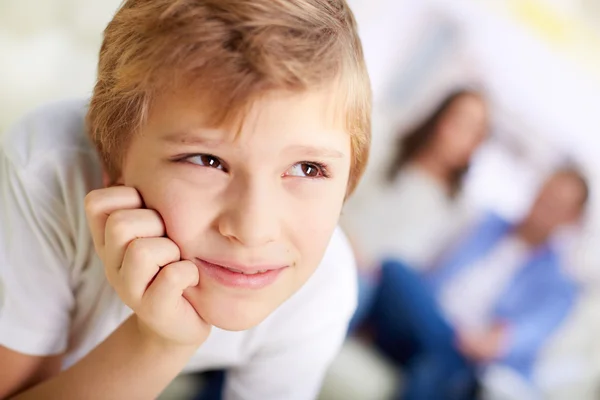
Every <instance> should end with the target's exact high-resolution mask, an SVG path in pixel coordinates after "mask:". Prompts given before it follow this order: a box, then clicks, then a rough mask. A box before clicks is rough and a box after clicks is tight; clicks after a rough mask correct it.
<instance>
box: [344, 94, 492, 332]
mask: <svg viewBox="0 0 600 400" xmlns="http://www.w3.org/2000/svg"><path fill="white" fill-rule="evenodd" d="M488 114H489V112H488V106H487V104H486V101H485V99H484V97H483V95H482V94H480V93H478V92H476V91H473V90H466V89H461V90H456V91H454V92H453V93H451V94H450V95H448V96H447V97H446V98H445V99H444V100H443V101H442V102H441V103H440V104H439V105H438V107H437V109H436V110H434V112H433V113H432V114H431V115H430V116H429V117H428V118H426V119H425V120H424V121H422V122H421V123H420V124H419V125H418V126H416V127H415V128H414V129H413V130H412V131H411V132H410V133H408V134H407V135H401V136H400V138H399V140H398V144H397V148H396V149H395V153H394V155H393V158H392V163H391V165H390V166H389V168H388V171H387V176H386V177H385V181H386V187H385V188H384V189H383V190H382V192H381V193H380V194H379V195H378V196H376V197H375V199H374V201H373V203H372V204H369V205H368V208H361V209H360V210H350V211H349V212H347V213H346V215H347V217H348V218H347V219H346V222H348V224H347V225H346V227H347V228H348V230H349V236H350V237H351V238H352V239H353V245H354V248H355V251H356V254H357V259H358V262H359V267H362V269H363V270H362V271H361V276H360V282H359V287H360V293H359V305H358V309H357V311H356V315H355V317H354V320H353V322H352V323H351V330H352V329H354V327H355V326H357V325H358V324H359V323H360V321H361V320H362V318H363V317H364V315H365V313H366V310H367V309H368V308H369V307H370V304H371V302H372V299H373V294H374V292H375V290H376V287H377V284H378V283H377V282H378V278H379V275H378V271H377V268H375V270H373V269H374V268H373V267H374V266H377V265H380V261H381V260H382V259H384V258H393V259H398V260H402V261H403V262H404V263H405V264H406V265H409V266H411V267H412V268H414V269H416V270H425V269H427V268H428V267H429V266H430V265H431V264H432V262H433V260H434V258H435V257H436V256H437V255H438V254H439V253H440V252H441V250H442V249H443V248H445V247H446V246H447V245H448V242H449V240H450V239H451V238H452V237H454V236H455V235H456V234H457V233H458V232H460V230H461V229H463V228H464V226H465V225H466V223H467V221H468V217H467V216H468V214H469V213H468V211H467V209H466V207H464V204H463V202H462V200H461V196H460V195H461V188H462V183H463V178H464V176H465V174H466V172H467V170H468V168H469V164H470V162H471V158H472V157H473V154H474V153H475V151H476V150H477V148H478V147H479V146H480V144H481V143H482V142H483V141H484V140H485V138H486V137H487V134H488V119H489V116H488Z"/></svg>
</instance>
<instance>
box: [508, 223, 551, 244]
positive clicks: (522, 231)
mask: <svg viewBox="0 0 600 400" xmlns="http://www.w3.org/2000/svg"><path fill="white" fill-rule="evenodd" d="M515 233H516V234H517V236H519V237H520V238H521V240H523V241H524V242H525V243H527V244H528V245H529V246H531V247H537V246H540V245H542V244H543V243H545V242H546V241H547V240H548V239H549V237H550V234H549V233H548V232H545V231H543V230H540V229H537V228H536V227H534V226H533V225H532V224H530V223H528V222H527V221H524V222H522V223H521V224H520V225H519V226H517V229H516V230H515Z"/></svg>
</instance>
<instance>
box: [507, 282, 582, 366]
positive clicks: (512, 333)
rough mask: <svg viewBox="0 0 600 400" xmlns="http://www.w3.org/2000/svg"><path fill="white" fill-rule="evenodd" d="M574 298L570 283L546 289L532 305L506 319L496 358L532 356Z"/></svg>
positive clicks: (556, 325) (517, 359) (526, 357)
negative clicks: (515, 317)
mask: <svg viewBox="0 0 600 400" xmlns="http://www.w3.org/2000/svg"><path fill="white" fill-rule="evenodd" d="M574 301H575V289H574V288H573V287H571V286H569V287H566V286H565V287H562V288H557V289H555V290H548V292H547V295H546V296H544V298H540V299H537V300H536V304H535V308H534V309H532V310H531V311H530V312H528V313H525V314H524V315H523V316H522V317H521V318H519V319H518V320H516V321H510V322H509V324H508V326H507V327H508V329H507V332H506V333H507V335H506V341H505V342H504V344H503V353H502V354H501V355H500V358H501V359H503V360H506V361H508V362H510V361H516V362H519V360H524V359H533V358H534V357H535V356H536V354H537V353H538V350H539V349H540V347H541V346H542V345H544V343H545V341H546V339H547V338H548V337H549V336H550V335H551V334H552V333H553V332H554V330H555V329H556V328H557V327H558V326H559V324H560V323H561V322H562V321H563V319H564V318H565V317H566V316H567V314H568V313H569V310H571V308H572V306H573V303H574Z"/></svg>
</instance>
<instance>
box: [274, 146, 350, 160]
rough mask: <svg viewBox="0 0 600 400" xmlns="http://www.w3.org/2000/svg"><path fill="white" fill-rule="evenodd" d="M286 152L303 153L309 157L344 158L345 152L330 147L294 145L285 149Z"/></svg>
mask: <svg viewBox="0 0 600 400" xmlns="http://www.w3.org/2000/svg"><path fill="white" fill-rule="evenodd" d="M284 151H285V152H286V153H293V154H302V155H305V156H307V157H324V158H344V153H342V152H341V151H338V150H335V149H331V148H328V147H319V146H304V145H293V146H289V147H287V148H286V149H285V150H284Z"/></svg>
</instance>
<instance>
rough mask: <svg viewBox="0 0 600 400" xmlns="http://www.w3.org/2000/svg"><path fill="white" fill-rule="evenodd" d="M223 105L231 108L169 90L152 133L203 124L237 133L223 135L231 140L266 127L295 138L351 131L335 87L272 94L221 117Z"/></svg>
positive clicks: (152, 120)
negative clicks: (347, 127) (304, 135)
mask: <svg viewBox="0 0 600 400" xmlns="http://www.w3.org/2000/svg"><path fill="white" fill-rule="evenodd" d="M220 107H225V106H224V105H220V104H219V103H218V102H216V101H213V99H212V98H211V97H210V96H206V95H202V94H201V93H200V94H199V93H197V92H191V91H178V92H171V93H164V94H162V95H161V96H158V97H157V98H156V99H155V101H154V102H153V104H152V107H151V109H150V112H149V117H148V120H147V123H146V126H147V128H148V129H146V131H149V133H153V134H169V135H173V134H175V133H182V132H188V133H190V132H192V133H193V131H194V130H197V129H199V128H202V129H203V130H205V131H210V132H212V134H213V135H217V133H220V134H221V135H222V134H223V132H227V133H228V135H229V136H231V137H229V138H222V139H231V140H236V139H243V138H247V137H249V136H252V135H253V134H256V133H258V132H261V131H264V130H265V129H267V130H269V131H278V132H280V135H284V134H285V133H287V134H288V135H290V136H295V135H299V134H309V133H310V132H314V131H345V125H346V124H345V109H344V107H343V103H342V102H341V101H340V96H338V95H336V93H335V92H334V91H332V90H311V91H304V92H300V93H294V92H284V91H274V92H270V93H267V94H266V95H264V96H262V97H259V98H257V99H256V100H255V101H252V102H249V103H248V104H246V105H243V106H241V107H239V109H237V110H234V112H231V110H229V112H227V113H225V115H226V117H227V118H225V119H223V120H218V119H217V118H215V115H221V114H223V112H222V111H223V110H222V109H220ZM189 136H190V135H187V137H188V138H189ZM300 136H302V135H300Z"/></svg>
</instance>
